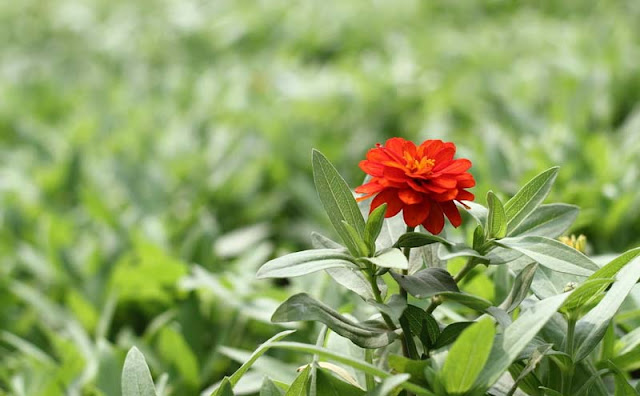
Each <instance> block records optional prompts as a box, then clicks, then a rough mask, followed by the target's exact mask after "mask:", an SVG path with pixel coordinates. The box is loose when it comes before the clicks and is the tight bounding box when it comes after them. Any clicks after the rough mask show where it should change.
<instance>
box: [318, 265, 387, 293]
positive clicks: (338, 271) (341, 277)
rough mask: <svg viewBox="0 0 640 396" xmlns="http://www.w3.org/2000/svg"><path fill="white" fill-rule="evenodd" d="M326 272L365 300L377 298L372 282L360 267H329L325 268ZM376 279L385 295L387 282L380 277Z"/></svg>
mask: <svg viewBox="0 0 640 396" xmlns="http://www.w3.org/2000/svg"><path fill="white" fill-rule="evenodd" d="M325 272H326V273H327V274H329V276H331V278H332V279H333V280H334V281H336V282H337V283H338V284H340V285H342V286H344V287H345V288H347V289H349V290H351V291H352V292H355V293H356V294H358V295H359V296H360V297H362V298H363V299H364V300H365V301H366V300H369V299H375V298H376V297H375V295H374V294H373V291H372V290H371V284H370V283H369V281H368V280H367V279H366V278H365V277H364V275H363V274H362V271H360V270H359V269H357V270H356V269H353V268H329V269H327V270H325ZM376 281H377V283H378V288H379V289H380V291H381V292H382V294H383V295H384V294H385V291H386V288H387V285H386V283H384V281H383V280H382V279H381V278H380V277H378V278H376Z"/></svg>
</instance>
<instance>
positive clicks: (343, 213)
mask: <svg viewBox="0 0 640 396" xmlns="http://www.w3.org/2000/svg"><path fill="white" fill-rule="evenodd" d="M313 180H314V182H315V185H316V190H317V191H318V196H319V197H320V201H321V202H322V205H323V206H324V209H325V211H326V212H327V215H328V216H329V220H331V223H332V224H333V227H334V228H335V230H336V232H337V233H338V235H340V238H342V240H343V241H344V243H345V244H346V245H347V247H348V248H349V251H350V252H351V253H352V254H354V255H356V254H357V253H358V248H357V246H355V245H353V244H351V243H350V241H351V237H350V236H349V233H348V231H347V230H346V229H345V227H344V225H343V224H342V221H345V222H346V223H347V224H349V225H351V226H352V227H353V228H355V230H356V231H357V233H358V235H360V236H361V237H362V236H364V228H365V223H364V218H363V217H362V213H360V209H359V208H358V204H357V203H356V200H355V199H354V198H353V194H352V193H351V190H350V189H349V186H348V185H347V183H346V182H345V181H344V179H343V178H342V176H340V174H339V173H338V171H337V170H336V168H334V166H333V165H332V164H331V162H329V160H328V159H327V158H326V157H325V156H324V155H322V153H320V152H319V151H317V150H313Z"/></svg>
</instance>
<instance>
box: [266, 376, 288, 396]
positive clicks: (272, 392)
mask: <svg viewBox="0 0 640 396" xmlns="http://www.w3.org/2000/svg"><path fill="white" fill-rule="evenodd" d="M282 395H284V391H283V390H282V389H280V388H278V387H277V386H276V384H274V383H273V381H271V380H270V379H269V378H267V377H265V378H264V381H262V387H261V388H260V396H282Z"/></svg>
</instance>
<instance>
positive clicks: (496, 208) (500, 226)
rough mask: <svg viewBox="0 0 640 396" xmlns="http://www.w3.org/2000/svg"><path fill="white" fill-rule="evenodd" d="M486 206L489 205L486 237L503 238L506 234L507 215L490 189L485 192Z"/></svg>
mask: <svg viewBox="0 0 640 396" xmlns="http://www.w3.org/2000/svg"><path fill="white" fill-rule="evenodd" d="M487 206H488V207H489V215H488V217H487V237H488V238H497V239H500V238H504V236H505V235H507V215H506V214H505V211H504V207H503V206H502V202H501V201H500V198H498V197H497V196H496V195H495V194H494V193H493V192H492V191H489V192H488V193H487Z"/></svg>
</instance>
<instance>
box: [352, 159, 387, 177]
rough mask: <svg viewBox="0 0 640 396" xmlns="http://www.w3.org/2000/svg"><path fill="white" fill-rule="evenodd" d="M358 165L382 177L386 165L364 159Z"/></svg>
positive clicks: (370, 173)
mask: <svg viewBox="0 0 640 396" xmlns="http://www.w3.org/2000/svg"><path fill="white" fill-rule="evenodd" d="M358 166H359V167H360V169H362V171H363V172H364V173H367V174H369V175H371V176H377V177H381V176H382V172H383V171H384V166H383V165H382V164H381V163H379V162H374V161H370V160H362V161H360V163H359V164H358Z"/></svg>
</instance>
